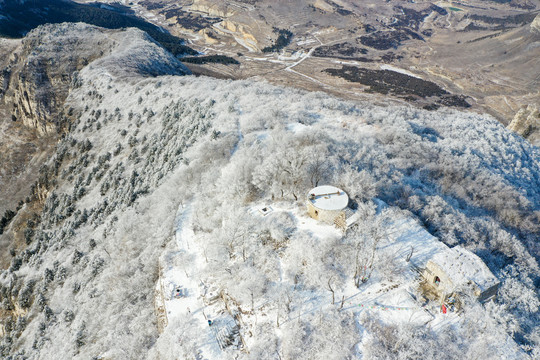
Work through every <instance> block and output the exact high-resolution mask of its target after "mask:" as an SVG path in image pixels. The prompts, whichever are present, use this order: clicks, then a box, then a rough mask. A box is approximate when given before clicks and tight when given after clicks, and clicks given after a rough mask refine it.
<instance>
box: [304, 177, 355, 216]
mask: <svg viewBox="0 0 540 360" xmlns="http://www.w3.org/2000/svg"><path fill="white" fill-rule="evenodd" d="M348 204H349V196H347V194H346V193H345V191H343V190H341V189H339V188H337V187H335V186H330V185H324V186H318V187H316V188H314V189H311V190H310V191H309V193H308V195H307V199H306V206H307V212H308V214H309V216H311V217H312V218H314V219H315V220H319V221H321V222H324V223H328V224H334V223H335V222H336V219H338V218H345V217H346V214H345V210H346V209H347V206H348Z"/></svg>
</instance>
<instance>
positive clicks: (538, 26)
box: [531, 14, 540, 34]
mask: <svg viewBox="0 0 540 360" xmlns="http://www.w3.org/2000/svg"><path fill="white" fill-rule="evenodd" d="M531 31H532V32H535V33H538V34H540V14H538V15H536V17H535V18H534V20H533V22H532V23H531Z"/></svg>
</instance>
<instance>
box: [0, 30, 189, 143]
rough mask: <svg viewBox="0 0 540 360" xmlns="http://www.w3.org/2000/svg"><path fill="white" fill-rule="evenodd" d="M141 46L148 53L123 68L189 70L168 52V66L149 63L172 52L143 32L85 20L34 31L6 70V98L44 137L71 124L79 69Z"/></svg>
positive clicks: (0, 78) (150, 72)
mask: <svg viewBox="0 0 540 360" xmlns="http://www.w3.org/2000/svg"><path fill="white" fill-rule="evenodd" d="M137 46H143V48H144V50H145V54H144V56H139V57H138V58H136V57H127V58H125V59H124V60H125V61H127V62H130V63H124V64H123V66H122V69H123V70H122V71H124V72H133V73H137V74H140V75H146V76H155V75H159V74H179V75H181V74H184V73H188V72H189V70H187V68H185V67H184V66H183V65H182V64H181V63H180V62H179V61H178V60H176V59H175V58H174V57H173V56H172V55H170V54H168V53H167V54H168V55H167V56H164V58H167V61H166V63H165V65H163V66H158V67H156V66H153V65H152V64H149V61H151V60H149V59H151V57H148V56H146V55H153V54H157V53H160V54H161V55H164V54H166V51H164V50H163V49H161V48H160V47H159V45H157V44H156V43H155V42H154V40H152V39H151V38H150V37H149V36H148V35H146V34H145V33H144V32H142V31H140V30H136V29H132V28H130V29H127V30H124V31H118V30H106V29H102V28H98V27H95V26H90V25H86V24H81V23H77V24H67V23H66V24H61V25H45V26H41V27H38V28H36V29H34V30H33V31H31V32H30V33H29V34H28V35H27V36H26V37H25V38H24V39H23V40H22V42H21V44H20V46H18V47H17V48H16V49H15V51H13V52H12V53H11V55H10V57H9V61H8V62H7V64H6V65H5V67H4V69H2V71H1V72H0V84H2V86H1V93H0V97H1V98H2V100H3V101H4V103H5V104H6V105H7V106H8V108H9V109H11V113H12V117H11V118H12V120H14V121H21V122H22V123H23V124H24V125H25V126H26V127H28V128H32V129H36V131H37V133H38V134H39V135H40V136H43V135H46V134H51V133H54V132H60V131H62V129H63V128H64V127H65V126H67V125H68V121H67V120H66V118H65V116H64V114H63V112H62V110H63V109H62V107H63V103H64V100H65V99H66V97H67V95H68V93H69V90H70V87H71V85H73V84H74V83H75V82H76V81H75V80H76V77H77V72H78V71H79V70H80V69H82V68H83V67H84V66H86V65H88V64H89V63H91V62H92V61H94V60H96V59H98V58H100V57H103V56H106V55H107V54H110V53H111V52H112V51H113V50H115V51H116V52H117V53H119V52H129V51H130V50H133V48H134V47H137ZM134 53H136V52H134ZM108 61H109V62H110V63H115V61H116V60H115V59H114V58H111V59H108ZM109 68H111V69H113V68H114V67H109ZM113 71H114V70H113Z"/></svg>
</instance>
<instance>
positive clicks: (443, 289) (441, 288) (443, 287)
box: [424, 260, 455, 297]
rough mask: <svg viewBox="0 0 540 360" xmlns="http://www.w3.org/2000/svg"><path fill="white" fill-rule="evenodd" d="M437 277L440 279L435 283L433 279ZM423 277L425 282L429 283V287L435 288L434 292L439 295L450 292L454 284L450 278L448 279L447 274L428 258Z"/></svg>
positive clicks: (442, 295)
mask: <svg viewBox="0 0 540 360" xmlns="http://www.w3.org/2000/svg"><path fill="white" fill-rule="evenodd" d="M437 277H438V278H439V279H440V282H439V284H438V285H437V284H436V283H435V279H436V278H437ZM424 278H425V279H426V282H427V284H428V285H430V286H431V288H432V289H433V290H435V292H437V293H438V294H439V296H441V297H444V296H445V295H446V294H450V293H451V292H452V291H454V288H455V285H454V283H453V282H452V280H450V278H449V277H448V275H447V274H446V273H445V272H444V271H443V270H442V269H441V268H440V267H439V266H438V265H437V264H435V263H434V262H432V261H431V260H429V261H428V262H427V264H426V268H425V270H424Z"/></svg>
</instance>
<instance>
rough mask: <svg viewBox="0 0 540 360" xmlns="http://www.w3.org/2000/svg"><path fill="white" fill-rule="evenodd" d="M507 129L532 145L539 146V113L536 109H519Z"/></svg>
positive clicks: (532, 106)
mask: <svg viewBox="0 0 540 360" xmlns="http://www.w3.org/2000/svg"><path fill="white" fill-rule="evenodd" d="M508 129H509V130H512V131H514V132H516V133H518V134H519V135H521V136H523V137H524V138H526V139H528V140H529V141H530V142H531V143H532V144H533V145H536V146H540V112H539V111H538V107H537V106H536V105H529V106H527V107H526V108H522V109H520V110H519V111H518V112H517V113H516V115H515V116H514V119H513V120H512V122H511V123H510V125H508Z"/></svg>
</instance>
